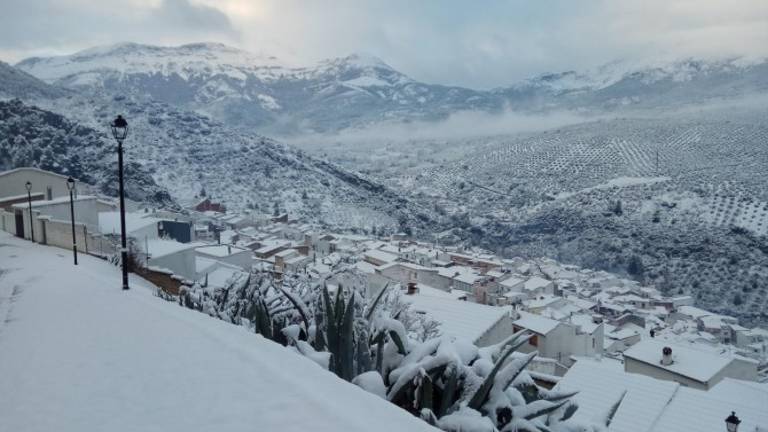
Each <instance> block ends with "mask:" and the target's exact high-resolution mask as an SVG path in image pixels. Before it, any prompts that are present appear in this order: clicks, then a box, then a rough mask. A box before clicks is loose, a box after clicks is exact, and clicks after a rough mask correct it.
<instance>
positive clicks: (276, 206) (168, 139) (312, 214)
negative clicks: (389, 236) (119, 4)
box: [50, 94, 433, 230]
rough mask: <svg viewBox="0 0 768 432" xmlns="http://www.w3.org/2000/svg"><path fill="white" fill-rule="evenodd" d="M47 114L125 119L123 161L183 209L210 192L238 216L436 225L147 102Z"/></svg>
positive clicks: (84, 102)
mask: <svg viewBox="0 0 768 432" xmlns="http://www.w3.org/2000/svg"><path fill="white" fill-rule="evenodd" d="M50 109H52V110H54V111H57V112H67V113H71V114H70V116H71V117H72V118H74V119H76V120H78V121H79V122H81V123H83V124H90V125H92V126H93V127H99V125H106V124H108V123H109V122H110V121H111V120H112V118H113V117H112V116H111V115H109V114H108V113H123V115H124V116H125V117H126V118H127V119H128V121H129V122H130V125H131V135H130V137H129V139H128V140H126V157H127V158H128V160H129V161H133V162H135V163H137V164H138V165H140V166H142V167H144V168H145V169H147V170H149V171H150V172H152V173H153V178H154V179H155V181H157V183H158V184H159V185H161V186H163V187H165V188H167V189H168V191H169V192H170V194H171V196H173V197H174V198H175V199H177V200H179V201H181V202H190V201H192V200H194V199H195V197H196V196H198V195H199V194H201V192H202V191H205V193H206V195H207V196H208V197H211V198H212V199H214V200H217V201H222V202H224V203H225V204H226V205H227V207H228V208H230V209H233V210H249V209H252V210H258V211H261V212H263V213H267V214H274V213H282V212H287V213H289V214H290V215H291V216H292V217H296V218H300V219H301V220H303V221H305V222H316V223H321V224H323V225H327V226H339V227H343V228H365V229H370V228H371V227H373V226H376V227H381V228H384V227H386V228H388V229H389V230H393V229H398V227H399V226H401V225H402V226H410V227H411V228H419V227H426V226H428V225H429V224H431V223H432V222H433V216H432V215H431V214H430V213H429V212H427V211H425V210H423V209H422V208H421V207H419V206H418V205H417V204H416V203H414V202H412V201H409V200H408V199H406V198H403V197H402V196H401V195H399V194H397V193H395V192H394V191H393V190H392V189H390V188H387V187H384V186H382V185H381V184H379V183H377V182H374V181H371V180H369V179H367V178H365V177H362V176H360V175H358V174H355V173H353V172H352V171H349V170H346V169H344V168H341V167H339V166H337V165H335V164H332V163H329V162H326V161H323V160H321V159H318V158H315V157H312V156H309V155H307V154H306V153H304V152H302V151H299V150H296V149H294V148H292V147H290V146H287V145H285V144H282V143H279V142H277V141H274V140H271V139H269V138H266V137H263V136H260V135H257V134H253V133H246V132H240V131H236V130H233V129H231V128H228V127H226V126H224V125H222V124H221V123H219V122H217V121H215V120H211V119H209V118H207V117H205V116H202V115H199V114H195V113H193V112H184V111H179V110H177V109H175V108H173V107H171V106H169V105H167V104H165V103H162V102H157V101H154V100H151V99H148V98H146V97H142V96H129V97H109V96H107V95H103V94H96V95H94V96H91V97H84V98H82V97H78V98H68V99H63V100H57V101H55V102H53V103H52V104H51V106H50ZM101 127H103V126H101Z"/></svg>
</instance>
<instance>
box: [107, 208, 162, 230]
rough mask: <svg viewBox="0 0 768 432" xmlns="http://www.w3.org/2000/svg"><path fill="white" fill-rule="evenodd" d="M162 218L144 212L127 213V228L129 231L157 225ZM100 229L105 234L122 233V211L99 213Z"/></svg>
mask: <svg viewBox="0 0 768 432" xmlns="http://www.w3.org/2000/svg"><path fill="white" fill-rule="evenodd" d="M158 222H160V219H157V218H153V217H149V216H147V215H145V214H144V213H126V214H125V230H126V231H127V232H128V233H131V232H133V231H136V230H139V229H142V228H145V227H148V226H150V225H157V223H158ZM99 230H100V231H101V232H102V233H103V234H113V233H114V234H119V233H120V212H101V213H99Z"/></svg>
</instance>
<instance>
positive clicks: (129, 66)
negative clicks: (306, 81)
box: [17, 42, 284, 83]
mask: <svg viewBox="0 0 768 432" xmlns="http://www.w3.org/2000/svg"><path fill="white" fill-rule="evenodd" d="M17 67H19V68H20V69H22V70H25V71H27V72H29V73H30V74H32V75H35V76H36V77H38V78H40V79H43V80H45V81H48V82H55V81H58V80H62V79H66V78H70V77H72V76H74V75H82V74H93V73H104V72H113V73H119V74H136V73H143V74H149V75H153V74H160V75H165V76H169V75H173V74H176V75H179V76H181V77H182V78H184V79H188V78H190V77H194V76H200V75H216V74H223V75H227V76H231V77H233V78H240V79H244V78H245V77H244V73H254V74H258V73H259V72H261V71H269V70H274V69H282V68H283V67H284V66H283V65H282V64H281V63H280V61H279V60H278V59H277V58H276V57H274V56H271V55H257V54H252V53H249V52H247V51H243V50H240V49H237V48H233V47H230V46H227V45H224V44H220V43H195V44H188V45H181V46H176V47H161V46H152V45H142V44H137V43H132V42H124V43H118V44H115V45H108V46H101V47H95V48H89V49H86V50H83V51H80V52H77V53H75V54H72V55H65V56H56V57H46V58H40V57H34V58H30V59H26V60H23V61H21V62H20V63H18V64H17ZM267 73H268V72H267ZM83 83H87V82H83Z"/></svg>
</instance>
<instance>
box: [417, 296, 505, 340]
mask: <svg viewBox="0 0 768 432" xmlns="http://www.w3.org/2000/svg"><path fill="white" fill-rule="evenodd" d="M404 300H405V301H407V302H409V303H410V304H411V308H412V310H413V311H415V312H417V313H424V314H427V315H429V316H430V317H432V318H433V319H434V320H436V321H438V322H440V323H441V326H440V330H441V331H442V333H443V334H444V335H446V336H450V337H453V338H457V339H463V340H466V341H469V342H472V343H474V344H475V345H477V346H480V347H484V346H489V345H493V344H495V343H498V342H501V341H502V340H504V339H505V338H507V337H509V336H510V335H512V334H513V333H514V331H513V326H512V321H513V318H512V313H513V311H512V309H511V308H502V307H495V306H486V305H482V304H478V303H472V302H469V301H463V300H454V299H452V298H442V297H437V296H433V295H422V294H413V295H406V296H404Z"/></svg>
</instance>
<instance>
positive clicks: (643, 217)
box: [339, 109, 768, 323]
mask: <svg viewBox="0 0 768 432" xmlns="http://www.w3.org/2000/svg"><path fill="white" fill-rule="evenodd" d="M766 113H767V112H766V110H765V109H763V110H751V111H743V110H733V111H731V112H727V113H726V112H710V113H697V114H696V115H695V116H693V115H690V114H680V115H677V116H669V117H667V118H664V119H649V118H644V119H616V120H610V121H606V120H604V121H599V122H590V123H584V124H580V125H575V126H569V127H563V128H560V129H557V130H550V131H547V132H544V133H537V134H530V135H524V136H496V137H488V138H485V139H476V140H473V141H463V140H456V142H447V143H443V145H442V147H444V148H445V149H446V150H445V151H443V152H442V154H441V153H440V152H439V151H437V152H432V153H431V152H426V153H425V154H423V157H421V158H419V159H418V162H419V163H418V164H416V165H415V166H409V162H408V161H407V159H403V158H402V156H401V155H402V154H407V153H408V151H409V150H408V148H410V149H420V148H422V145H421V143H419V142H410V143H408V144H404V145H401V146H398V145H396V144H391V145H389V146H388V147H387V148H388V152H390V153H391V154H392V156H391V157H390V158H388V159H385V160H383V161H382V160H380V159H378V158H372V159H370V160H367V161H364V162H361V161H360V160H361V159H362V158H363V156H362V155H361V154H358V156H357V159H356V163H357V165H358V166H361V168H370V169H369V170H368V171H370V172H371V175H373V176H374V177H379V179H380V181H384V182H386V183H387V184H388V185H389V186H390V187H392V188H393V189H396V190H400V191H402V193H403V194H407V195H409V196H411V197H413V199H417V200H419V201H420V202H422V203H423V204H424V205H425V206H430V205H431V207H433V208H435V209H440V210H441V211H443V212H444V213H446V215H447V217H448V219H450V220H451V222H450V223H448V224H447V225H446V228H450V229H451V231H450V232H451V233H452V234H453V235H454V237H453V239H454V240H455V241H460V242H466V243H473V244H479V245H482V246H485V247H487V248H489V249H492V250H495V251H498V252H499V253H502V254H504V255H507V256H515V255H521V256H527V257H539V256H549V257H553V258H556V259H558V260H561V261H565V262H571V263H576V264H579V265H582V266H585V267H591V268H599V269H604V270H608V271H613V272H619V273H622V272H626V273H629V272H628V269H629V265H630V263H632V262H633V261H634V262H637V260H638V259H639V260H640V262H642V263H643V267H644V268H643V269H642V272H637V274H631V275H630V276H632V277H634V278H637V279H640V280H643V281H644V282H646V283H648V284H655V285H656V286H657V287H659V288H661V289H662V290H663V291H665V292H667V293H669V294H683V293H686V294H691V295H693V296H694V297H695V298H696V299H697V301H698V304H699V305H700V306H701V307H704V308H707V309H710V310H717V311H720V312H722V313H726V314H731V315H736V316H739V317H741V318H742V319H743V320H744V321H745V322H747V323H762V322H766V321H768V315H766V312H765V311H766V306H768V291H766V288H765V287H766V286H768V285H767V284H768V273H766V271H765V269H766V265H768V250H767V249H766V247H765V244H766V234H768V195H767V194H766V191H767V190H768V181H767V180H766V178H765V176H764V175H763V173H765V172H766V171H768V149H767V148H766V146H765V143H766V140H767V139H768V123H766V121H765V114H766ZM427 146H429V147H427ZM425 147H426V148H434V147H437V146H436V145H435V144H434V143H427V144H426V145H425ZM458 148H464V149H467V150H469V151H467V154H466V155H465V156H463V157H453V158H450V159H448V160H443V159H442V157H441V156H444V157H446V158H447V157H448V156H449V153H450V152H451V151H456V149H458ZM410 151H413V150H410ZM372 155H373V156H372V157H376V156H378V155H376V154H372ZM347 160H348V159H345V158H344V155H342V156H341V157H339V161H340V162H345V161H347ZM396 164H399V165H396ZM374 166H386V167H388V169H387V170H386V171H383V172H382V171H376V170H374V169H373V168H372V167H374ZM398 171H399V172H400V175H397V174H396V172H398ZM450 237H451V236H447V237H445V238H444V239H443V240H442V241H447V240H448V239H449V238H450Z"/></svg>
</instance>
